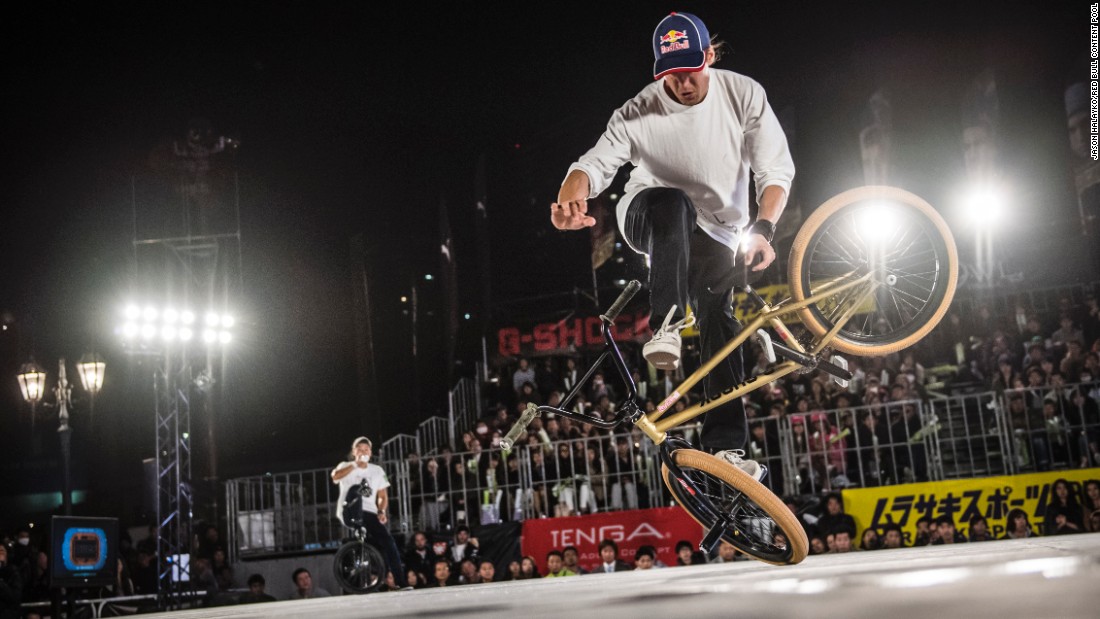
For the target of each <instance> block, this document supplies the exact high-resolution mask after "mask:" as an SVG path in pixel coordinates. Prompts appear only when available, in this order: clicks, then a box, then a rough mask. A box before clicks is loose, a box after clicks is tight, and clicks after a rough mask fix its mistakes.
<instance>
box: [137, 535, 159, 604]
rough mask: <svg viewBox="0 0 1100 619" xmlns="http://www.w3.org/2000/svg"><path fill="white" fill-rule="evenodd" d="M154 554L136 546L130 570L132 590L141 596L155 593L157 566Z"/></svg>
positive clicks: (139, 545)
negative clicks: (134, 557) (132, 581)
mask: <svg viewBox="0 0 1100 619" xmlns="http://www.w3.org/2000/svg"><path fill="white" fill-rule="evenodd" d="M155 559H156V557H155V554H154V553H152V552H149V549H148V548H144V547H142V546H141V544H140V543H139V544H138V552H137V559H136V562H135V564H134V568H133V569H132V570H131V573H132V574H133V578H134V590H135V591H136V592H137V593H141V594H146V595H148V594H155V593H157V565H156V561H155Z"/></svg>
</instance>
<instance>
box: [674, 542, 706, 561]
mask: <svg viewBox="0 0 1100 619" xmlns="http://www.w3.org/2000/svg"><path fill="white" fill-rule="evenodd" d="M706 562H707V558H706V557H705V556H703V553H701V552H699V551H698V550H696V549H695V547H694V546H692V545H691V542H689V541H687V540H686V539H682V540H680V541H678V542H676V565H703V564H705V563H706Z"/></svg>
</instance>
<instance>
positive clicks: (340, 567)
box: [333, 541, 386, 593]
mask: <svg viewBox="0 0 1100 619" xmlns="http://www.w3.org/2000/svg"><path fill="white" fill-rule="evenodd" d="M333 572H334V573H335V576H336V582H338V583H340V586H341V587H343V588H344V590H345V591H347V592H349V593H371V592H373V591H377V590H379V589H381V588H382V585H384V584H385V583H386V560H385V559H384V558H383V557H382V553H381V552H379V551H378V549H377V548H375V547H374V546H371V545H370V544H366V543H362V542H358V541H352V542H348V543H346V544H344V545H343V546H341V547H340V549H339V550H337V551H336V557H335V558H334V559H333Z"/></svg>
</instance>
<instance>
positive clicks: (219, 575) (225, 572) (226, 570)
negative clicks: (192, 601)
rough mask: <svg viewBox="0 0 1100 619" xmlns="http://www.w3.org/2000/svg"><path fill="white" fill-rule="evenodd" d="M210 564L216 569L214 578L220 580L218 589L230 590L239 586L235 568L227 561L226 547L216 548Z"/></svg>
mask: <svg viewBox="0 0 1100 619" xmlns="http://www.w3.org/2000/svg"><path fill="white" fill-rule="evenodd" d="M210 566H211V568H212V569H213V570H214V578H215V579H216V580H217V582H218V591H229V590H230V589H235V588H236V587H237V582H236V579H235V578H234V577H233V568H232V567H231V566H230V565H229V564H228V563H227V562H226V557H225V549H224V548H220V547H219V548H217V549H216V550H214V556H213V560H212V561H211V564H210Z"/></svg>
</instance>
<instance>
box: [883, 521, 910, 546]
mask: <svg viewBox="0 0 1100 619" xmlns="http://www.w3.org/2000/svg"><path fill="white" fill-rule="evenodd" d="M882 547H883V548H904V547H905V538H904V537H903V536H902V534H901V527H899V526H898V525H896V524H894V523H893V522H890V523H887V524H886V525H884V526H883V527H882Z"/></svg>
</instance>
